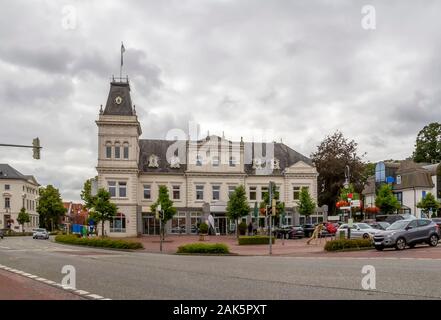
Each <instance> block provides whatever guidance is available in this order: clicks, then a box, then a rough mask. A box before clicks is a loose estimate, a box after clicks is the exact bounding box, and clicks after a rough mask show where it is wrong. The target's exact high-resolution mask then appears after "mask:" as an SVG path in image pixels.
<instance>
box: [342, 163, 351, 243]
mask: <svg viewBox="0 0 441 320" xmlns="http://www.w3.org/2000/svg"><path fill="white" fill-rule="evenodd" d="M349 177H350V170H349V166H348V165H346V166H345V183H344V187H345V189H347V190H348V191H349V181H350V178H349ZM351 200H352V199H350V198H348V202H349V216H348V239H351V220H352V205H351Z"/></svg>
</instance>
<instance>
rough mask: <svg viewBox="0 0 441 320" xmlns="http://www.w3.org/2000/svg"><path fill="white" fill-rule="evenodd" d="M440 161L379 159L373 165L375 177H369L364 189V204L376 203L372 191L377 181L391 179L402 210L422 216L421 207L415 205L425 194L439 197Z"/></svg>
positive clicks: (374, 191)
mask: <svg viewBox="0 0 441 320" xmlns="http://www.w3.org/2000/svg"><path fill="white" fill-rule="evenodd" d="M438 167H439V164H432V165H424V164H417V163H414V162H413V161H410V160H406V161H401V162H379V163H377V165H376V170H375V171H376V172H375V176H373V177H370V178H369V179H368V184H367V186H366V188H365V189H364V191H363V194H364V196H365V207H373V206H375V193H376V189H377V188H378V186H379V184H381V183H386V181H387V180H388V179H390V181H392V182H391V185H392V191H393V193H394V195H395V197H397V199H398V201H399V202H400V204H401V209H400V210H399V212H401V213H410V214H413V215H415V216H416V217H418V218H420V217H421V209H419V208H417V204H418V202H420V201H421V200H422V199H423V198H424V197H425V196H426V194H428V193H429V192H430V193H432V194H433V195H434V196H435V198H438V200H441V199H440V197H441V190H440V187H441V184H440V183H438V181H437V180H439V178H438V176H437V169H438Z"/></svg>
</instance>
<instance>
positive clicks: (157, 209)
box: [156, 204, 162, 252]
mask: <svg viewBox="0 0 441 320" xmlns="http://www.w3.org/2000/svg"><path fill="white" fill-rule="evenodd" d="M156 218H157V219H159V251H160V252H162V210H161V204H158V206H157V207H156Z"/></svg>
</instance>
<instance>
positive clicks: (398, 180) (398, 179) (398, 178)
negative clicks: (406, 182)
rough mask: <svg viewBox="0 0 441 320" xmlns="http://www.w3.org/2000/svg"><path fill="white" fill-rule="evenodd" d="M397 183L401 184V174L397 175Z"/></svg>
mask: <svg viewBox="0 0 441 320" xmlns="http://www.w3.org/2000/svg"><path fill="white" fill-rule="evenodd" d="M397 184H401V176H400V175H398V176H397Z"/></svg>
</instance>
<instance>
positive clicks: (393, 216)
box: [375, 214, 416, 224]
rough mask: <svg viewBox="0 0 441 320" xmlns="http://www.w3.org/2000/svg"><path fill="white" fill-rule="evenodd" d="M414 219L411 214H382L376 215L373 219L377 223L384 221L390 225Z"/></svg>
mask: <svg viewBox="0 0 441 320" xmlns="http://www.w3.org/2000/svg"><path fill="white" fill-rule="evenodd" d="M415 219H416V217H415V216H413V215H411V214H382V215H377V216H376V217H375V220H376V221H377V222H378V221H385V222H388V223H390V224H392V223H394V222H395V221H399V220H415Z"/></svg>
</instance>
